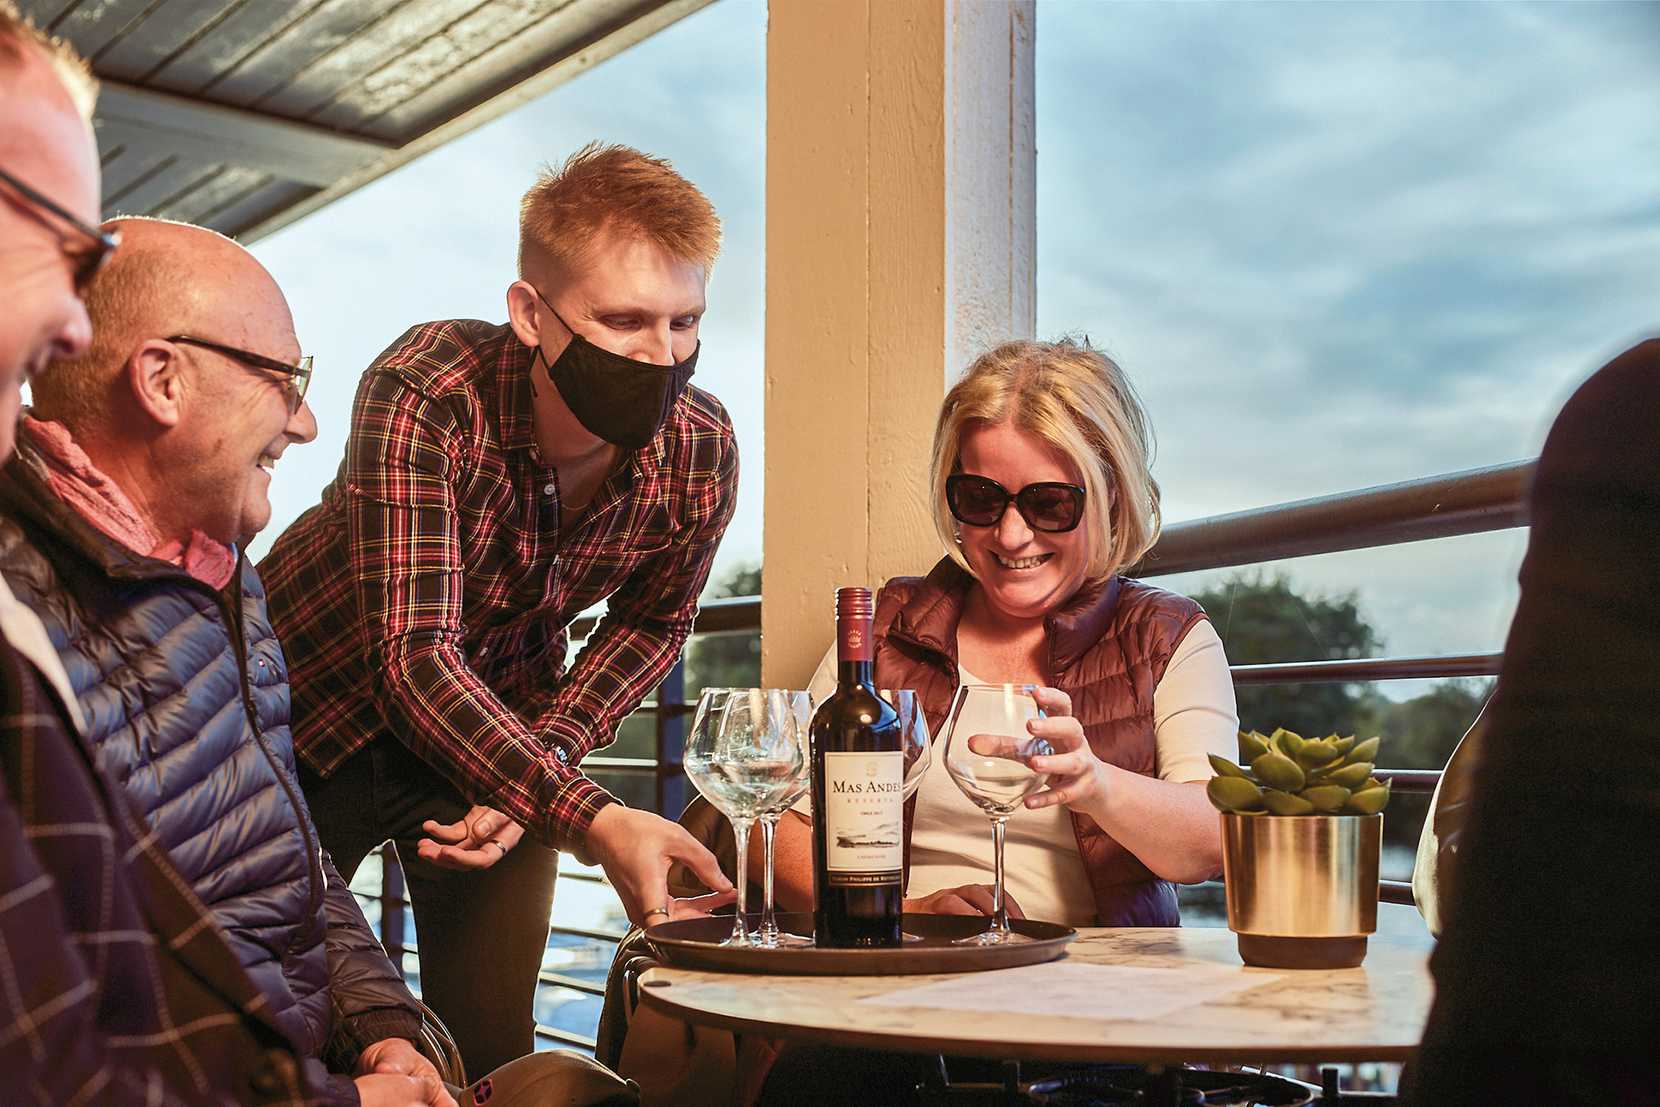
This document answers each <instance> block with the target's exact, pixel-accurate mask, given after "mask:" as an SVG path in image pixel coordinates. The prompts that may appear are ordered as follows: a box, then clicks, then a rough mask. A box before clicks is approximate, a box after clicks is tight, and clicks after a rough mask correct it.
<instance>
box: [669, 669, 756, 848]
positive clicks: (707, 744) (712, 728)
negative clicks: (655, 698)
mask: <svg viewBox="0 0 1660 1107" xmlns="http://www.w3.org/2000/svg"><path fill="white" fill-rule="evenodd" d="M736 691H738V689H736V688H705V689H704V690H703V691H702V692H701V693H700V694H699V695H698V697H697V708H696V710H694V711H693V712H692V724H691V726H690V728H688V730H687V732H686V745H685V748H684V750H683V751H682V753H681V756H680V761H681V768H682V769H683V770H684V771H685V773H686V777H687V779H689V780H690V781H691V782H692V783H693V784H694V785H696V787H697V790H698V791H699V792H700V793H701V794H702V795H703V797H704V798H705V799H707V800H708V801H709V802H710V803H711V804H713V805H714V808H715V810H716V811H719V812H720V813H721V814H723V815H725V814H726V809H725V808H724V807H722V806H721V805H720V804H719V803H717V802H716V801H715V798H714V797H713V796H712V795H710V794H709V789H707V788H705V787H703V785H702V783H700V781H699V776H698V774H699V773H702V772H706V771H709V765H708V757H707V756H701V758H700V757H699V756H698V755H694V753H693V751H694V750H697V751H712V750H713V749H714V746H715V737H716V735H717V734H718V733H719V731H720V720H721V712H722V711H724V710H725V708H726V701H727V699H728V698H729V697H730V696H731V695H732V693H734V692H736ZM728 818H729V819H730V816H728ZM739 871H740V872H741V871H742V866H741V864H740V866H739Z"/></svg>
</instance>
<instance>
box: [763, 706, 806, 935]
mask: <svg viewBox="0 0 1660 1107" xmlns="http://www.w3.org/2000/svg"><path fill="white" fill-rule="evenodd" d="M780 694H781V695H782V696H783V697H784V699H785V701H786V702H787V703H788V705H789V707H790V710H791V711H792V712H794V714H795V724H796V740H797V741H798V742H800V744H801V753H802V758H801V770H800V772H799V773H798V774H797V775H796V777H795V779H794V780H793V781H791V783H790V786H789V787H788V788H783V789H780V791H779V793H778V795H777V797H776V798H775V799H774V800H773V802H772V803H770V804H768V805H767V806H766V808H765V809H763V810H762V811H761V816H760V818H761V844H762V854H763V856H764V858H765V862H764V867H763V877H762V883H761V925H760V927H759V928H758V929H757V930H756V931H755V937H756V939H757V940H759V942H760V943H761V945H763V946H766V947H767V948H768V949H774V948H777V947H779V946H810V945H812V944H813V940H812V939H811V938H807V937H804V936H802V935H800V934H791V933H789V932H788V931H784V930H780V929H778V917H777V915H776V913H775V912H774V910H773V848H772V847H773V839H774V836H775V835H776V833H777V830H778V820H779V819H780V818H782V817H783V814H784V812H786V811H788V810H789V809H790V808H791V807H794V806H795V803H796V801H797V800H799V799H800V798H801V797H802V796H804V795H806V794H807V788H808V786H809V784H810V783H811V780H812V777H811V773H810V770H811V768H812V757H811V754H810V752H809V747H808V739H807V731H808V728H809V726H810V725H811V724H812V721H813V698H812V696H810V695H809V694H808V693H806V692H802V691H797V690H795V689H790V690H787V691H781V692H780Z"/></svg>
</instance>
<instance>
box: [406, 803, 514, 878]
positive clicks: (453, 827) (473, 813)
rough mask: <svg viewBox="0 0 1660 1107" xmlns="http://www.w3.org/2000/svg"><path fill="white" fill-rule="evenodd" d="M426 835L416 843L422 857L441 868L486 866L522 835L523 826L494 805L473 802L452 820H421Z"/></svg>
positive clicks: (503, 853)
mask: <svg viewBox="0 0 1660 1107" xmlns="http://www.w3.org/2000/svg"><path fill="white" fill-rule="evenodd" d="M421 829H422V830H424V831H425V832H426V833H427V834H428V835H429V837H426V838H422V839H421V840H420V841H419V842H416V843H415V852H416V854H417V855H418V856H419V857H420V858H421V860H423V861H430V862H432V863H433V864H434V865H437V866H438V867H439V868H442V869H459V870H466V869H488V868H489V867H490V866H491V865H494V864H495V863H496V862H497V861H500V860H501V859H502V858H503V857H506V856H507V851H508V850H510V849H512V848H513V847H514V846H516V845H518V844H519V839H520V838H522V837H524V832H525V831H524V827H522V826H520V825H519V824H518V823H516V822H514V821H513V820H512V819H510V818H508V817H507V816H506V815H503V814H502V813H501V812H500V811H497V810H496V809H495V808H493V807H482V806H474V807H473V808H472V809H471V810H469V811H468V812H467V813H466V814H465V815H463V816H461V818H460V819H458V820H456V821H455V822H453V823H440V822H438V821H437V820H436V819H428V820H427V821H426V822H424V823H422V824H421Z"/></svg>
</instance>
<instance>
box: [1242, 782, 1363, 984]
mask: <svg viewBox="0 0 1660 1107" xmlns="http://www.w3.org/2000/svg"><path fill="white" fill-rule="evenodd" d="M1220 817H1221V819H1222V872H1223V877H1224V879H1225V880H1226V881H1227V892H1228V929H1230V930H1232V931H1233V932H1234V933H1235V934H1237V935H1239V956H1240V958H1241V959H1242V960H1243V961H1244V962H1245V963H1246V964H1247V965H1263V966H1267V967H1271V968H1283V969H1337V968H1350V967H1353V966H1355V965H1358V964H1360V963H1361V961H1363V960H1365V958H1366V938H1367V936H1368V935H1370V934H1371V933H1372V932H1373V931H1375V930H1376V929H1377V928H1378V860H1379V857H1380V855H1381V853H1382V848H1383V816H1382V815H1234V814H1229V813H1223V814H1222V815H1221V816H1220Z"/></svg>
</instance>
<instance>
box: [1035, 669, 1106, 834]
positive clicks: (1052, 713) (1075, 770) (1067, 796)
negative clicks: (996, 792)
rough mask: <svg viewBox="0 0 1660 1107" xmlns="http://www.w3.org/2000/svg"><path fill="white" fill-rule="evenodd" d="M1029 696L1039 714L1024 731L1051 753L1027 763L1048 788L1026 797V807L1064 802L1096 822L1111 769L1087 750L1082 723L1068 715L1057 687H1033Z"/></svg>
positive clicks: (1069, 702) (1068, 706) (1064, 697)
mask: <svg viewBox="0 0 1660 1107" xmlns="http://www.w3.org/2000/svg"><path fill="white" fill-rule="evenodd" d="M1032 694H1033V697H1034V698H1035V699H1036V700H1037V704H1038V706H1039V707H1040V708H1042V712H1043V713H1042V715H1041V716H1040V717H1039V718H1036V719H1033V720H1031V722H1029V723H1027V725H1026V730H1027V732H1028V733H1029V734H1031V735H1032V736H1033V737H1034V738H1042V739H1043V740H1044V741H1046V742H1048V743H1049V746H1050V748H1051V749H1052V750H1053V752H1052V753H1046V754H1040V755H1038V756H1035V757H1032V758H1030V759H1029V760H1028V762H1027V764H1029V765H1030V766H1031V767H1032V768H1033V769H1035V770H1037V771H1038V772H1042V773H1047V774H1048V776H1049V786H1048V787H1047V788H1044V789H1043V790H1042V791H1041V792H1037V793H1035V794H1033V795H1030V796H1027V797H1026V806H1027V807H1028V808H1031V809H1032V810H1034V811H1035V810H1037V809H1039V808H1043V807H1052V806H1053V805H1055V804H1057V803H1064V804H1066V806H1067V807H1069V808H1071V809H1072V810H1073V811H1076V812H1078V813H1079V814H1082V815H1088V816H1089V817H1090V818H1092V819H1095V821H1096V822H1100V821H1101V820H1100V817H1099V815H1100V813H1101V812H1103V811H1105V810H1106V806H1107V798H1108V795H1109V793H1110V792H1111V782H1110V780H1109V775H1110V773H1111V772H1112V770H1111V768H1110V767H1109V766H1108V765H1107V764H1106V763H1105V762H1104V761H1102V760H1101V759H1100V758H1099V757H1096V756H1095V751H1094V750H1092V749H1090V748H1089V740H1088V739H1087V738H1085V737H1084V728H1083V724H1082V723H1080V722H1079V721H1078V720H1077V719H1076V718H1074V717H1073V715H1072V697H1070V696H1068V695H1067V694H1066V693H1065V692H1062V691H1061V690H1060V689H1058V688H1037V689H1034V690H1033V693H1032Z"/></svg>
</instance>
